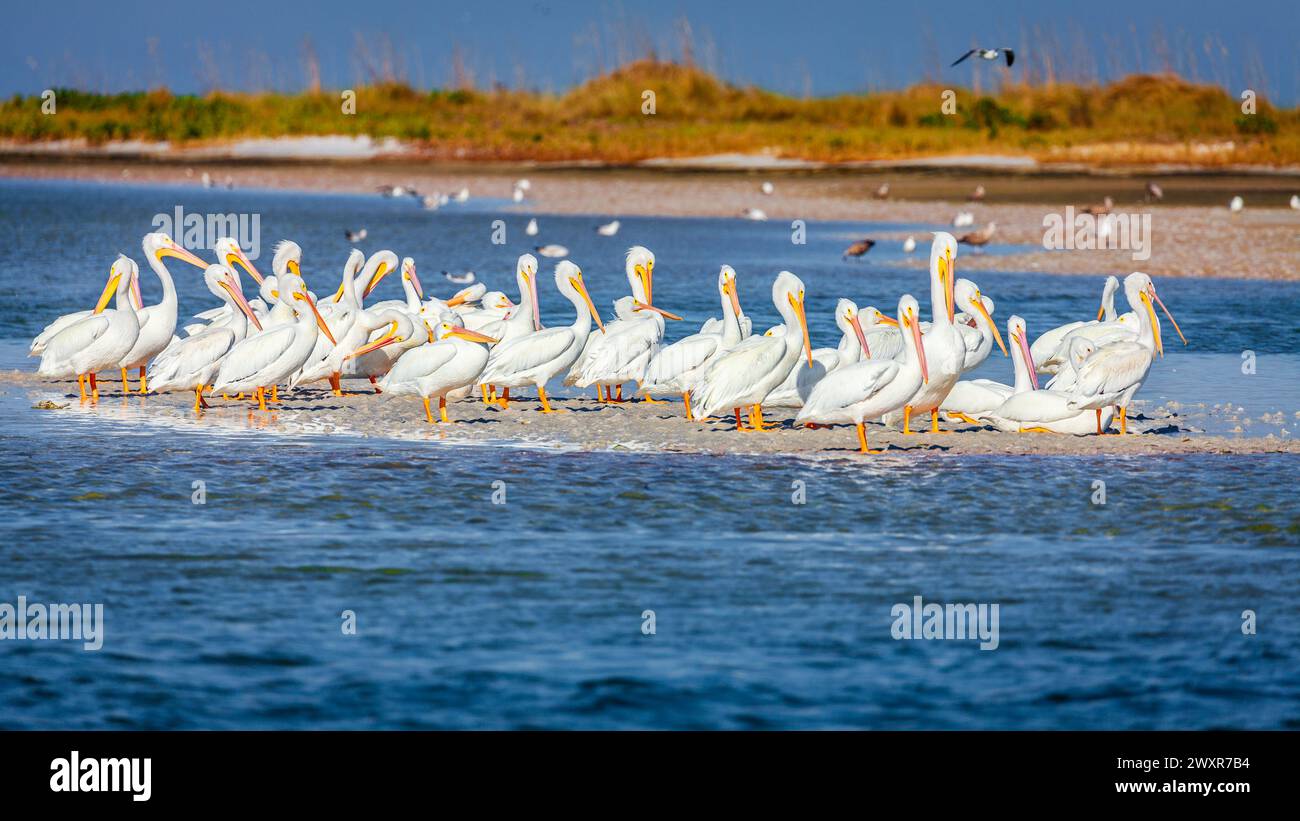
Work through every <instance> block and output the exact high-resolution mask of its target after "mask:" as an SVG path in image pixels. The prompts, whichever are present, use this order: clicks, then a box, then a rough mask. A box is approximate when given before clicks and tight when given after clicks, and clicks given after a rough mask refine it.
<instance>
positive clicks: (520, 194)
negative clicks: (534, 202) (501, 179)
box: [510, 188, 524, 202]
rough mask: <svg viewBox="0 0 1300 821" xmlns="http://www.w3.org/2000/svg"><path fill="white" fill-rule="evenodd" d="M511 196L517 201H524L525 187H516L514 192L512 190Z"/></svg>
mask: <svg viewBox="0 0 1300 821" xmlns="http://www.w3.org/2000/svg"><path fill="white" fill-rule="evenodd" d="M510 198H511V199H513V200H514V201H515V202H523V201H524V189H522V188H516V189H515V190H514V191H513V192H511V194H510Z"/></svg>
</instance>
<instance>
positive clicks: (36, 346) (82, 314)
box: [28, 310, 93, 356]
mask: <svg viewBox="0 0 1300 821" xmlns="http://www.w3.org/2000/svg"><path fill="white" fill-rule="evenodd" d="M90 316H93V314H92V312H91V311H89V310H85V311H74V312H73V313H70V314H64V315H63V316H61V317H59V318H58V319H56V320H54V321H53V322H51V323H50V324H49V325H46V326H45V327H44V328H43V329H42V330H41V332H40V333H39V334H37V335H36V338H35V339H33V340H32V346H31V349H30V352H29V353H28V356H37V355H39V354H40V353H41V352H42V351H44V350H45V346H46V345H48V344H49V342H50V340H51V339H53V338H54V337H55V336H56V335H58V333H59V331H62V330H63V329H64V328H67V327H68V326H70V325H74V324H76V323H78V322H80V321H81V320H83V319H86V318H87V317H90Z"/></svg>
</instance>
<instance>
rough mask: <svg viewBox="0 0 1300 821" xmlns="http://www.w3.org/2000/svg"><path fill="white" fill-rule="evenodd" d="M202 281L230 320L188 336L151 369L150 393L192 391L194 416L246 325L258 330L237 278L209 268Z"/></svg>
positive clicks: (219, 267) (228, 271) (244, 334)
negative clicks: (251, 324) (208, 387)
mask: <svg viewBox="0 0 1300 821" xmlns="http://www.w3.org/2000/svg"><path fill="white" fill-rule="evenodd" d="M203 281H204V283H205V284H206V285H207V286H208V290H209V291H211V292H212V293H213V294H214V295H215V296H216V297H217V298H218V299H220V300H221V301H222V302H223V303H225V304H226V305H227V306H229V308H230V310H231V318H230V319H229V320H228V321H227V322H224V323H221V324H220V325H214V326H213V327H211V328H209V329H208V330H206V331H203V332H201V333H197V334H195V335H193V336H187V337H185V338H184V339H182V340H180V341H178V342H177V343H176V344H175V345H172V346H171V347H169V348H168V349H167V350H166V351H164V352H163V353H161V354H159V355H158V357H157V358H156V359H154V361H153V362H152V363H150V369H151V371H152V373H153V385H152V386H151V388H150V389H151V390H154V391H157V392H159V393H164V392H167V391H176V390H193V391H194V412H195V413H198V412H200V411H201V410H202V409H203V408H205V407H207V402H206V401H204V399H203V391H204V390H205V389H206V388H207V386H208V385H209V384H211V382H212V379H213V377H215V376H216V375H217V369H218V368H219V367H220V365H221V360H222V358H223V357H225V355H226V354H228V353H230V351H231V349H232V348H234V347H235V345H237V344H239V343H240V342H242V341H244V339H245V338H246V337H247V335H248V323H250V322H251V323H253V327H255V328H257V329H258V330H261V324H260V323H259V322H258V319H257V315H256V314H255V313H254V312H253V308H252V306H250V305H249V304H248V300H246V299H244V292H243V289H242V288H241V287H240V284H239V275H238V274H237V273H235V271H234V270H233V269H231V268H229V267H227V266H225V265H220V264H218V265H209V266H208V268H207V270H206V271H204V272H203Z"/></svg>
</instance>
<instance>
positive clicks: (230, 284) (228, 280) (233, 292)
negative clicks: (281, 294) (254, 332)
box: [217, 276, 262, 331]
mask: <svg viewBox="0 0 1300 821" xmlns="http://www.w3.org/2000/svg"><path fill="white" fill-rule="evenodd" d="M217 284H218V285H220V286H221V287H222V288H224V289H225V290H226V293H228V294H230V296H231V298H232V299H234V300H235V304H236V305H238V306H239V310H241V311H243V312H244V316H246V317H248V319H249V321H250V322H252V323H253V327H254V328H257V329H258V330H259V331H260V330H262V323H261V322H259V321H258V319H257V314H255V313H253V306H251V305H249V304H248V300H247V299H244V292H243V291H242V290H240V287H239V283H238V282H237V281H236V280H235V278H234V277H233V276H223V277H222V278H221V279H220V280H218V281H217Z"/></svg>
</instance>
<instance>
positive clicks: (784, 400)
mask: <svg viewBox="0 0 1300 821" xmlns="http://www.w3.org/2000/svg"><path fill="white" fill-rule="evenodd" d="M835 326H836V327H837V328H839V329H840V342H839V346H838V347H835V348H814V349H813V352H812V358H813V366H812V367H811V368H805V367H803V363H802V362H795V363H794V366H793V367H792V368H791V369H790V375H789V376H787V377H786V378H785V381H784V382H782V383H781V384H780V385H779V386H778V387H777V388H775V389H774V390H773V391H772V392H771V393H769V394H768V395H767V398H766V399H764V400H763V404H764V405H767V406H768V407H773V408H801V407H803V403H804V402H805V401H807V399H808V396H809V394H811V393H812V389H813V387H814V386H815V385H816V384H817V383H818V382H820V381H821V380H822V379H823V378H824V377H825V376H826V375H827V374H829V373H831V372H832V371H834V370H835V369H836V368H841V367H844V366H845V365H852V364H853V363H854V362H857V361H859V360H861V359H863V358H870V357H871V349H870V346H869V345H868V344H867V336H866V334H865V333H863V330H862V322H861V321H860V320H859V318H858V306H857V304H855V303H854V302H853V301H852V300H849V299H841V300H840V301H839V302H837V303H836V305H835Z"/></svg>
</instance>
